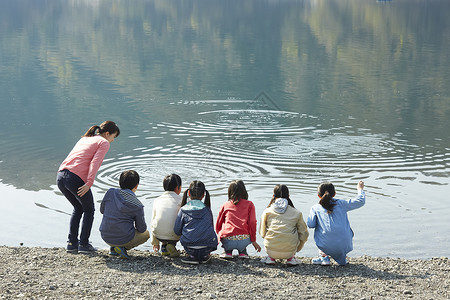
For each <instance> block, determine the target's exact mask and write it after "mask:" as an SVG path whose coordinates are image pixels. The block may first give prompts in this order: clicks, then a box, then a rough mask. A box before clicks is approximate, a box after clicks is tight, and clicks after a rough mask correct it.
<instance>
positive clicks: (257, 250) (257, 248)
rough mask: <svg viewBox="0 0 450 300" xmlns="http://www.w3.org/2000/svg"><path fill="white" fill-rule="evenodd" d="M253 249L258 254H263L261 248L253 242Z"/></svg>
mask: <svg viewBox="0 0 450 300" xmlns="http://www.w3.org/2000/svg"><path fill="white" fill-rule="evenodd" d="M252 245H253V247H255V250H256V252H261V247H260V246H259V244H258V243H257V242H252Z"/></svg>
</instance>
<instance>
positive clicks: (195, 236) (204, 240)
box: [173, 180, 217, 265]
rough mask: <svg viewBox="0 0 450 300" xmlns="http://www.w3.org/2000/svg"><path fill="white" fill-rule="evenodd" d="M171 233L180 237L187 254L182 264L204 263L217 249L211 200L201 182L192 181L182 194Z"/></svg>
mask: <svg viewBox="0 0 450 300" xmlns="http://www.w3.org/2000/svg"><path fill="white" fill-rule="evenodd" d="M188 196H189V199H190V200H189V201H188ZM203 198H205V201H204V203H203V202H202V199H203ZM173 231H174V232H175V234H177V235H181V238H180V242H181V245H183V247H184V250H185V251H186V252H187V253H188V254H189V256H188V257H186V258H183V259H181V261H182V262H184V263H188V264H196V265H198V264H199V263H206V262H208V261H209V259H210V253H211V252H212V251H214V250H216V249H217V235H216V232H215V231H214V223H213V215H212V211H211V200H210V197H209V192H208V191H207V190H206V189H205V185H204V184H203V182H201V181H198V180H195V181H193V182H192V183H191V184H190V186H189V189H187V190H186V191H185V192H184V194H183V199H182V201H181V208H180V210H179V211H178V215H177V219H176V221H175V225H174V228H173Z"/></svg>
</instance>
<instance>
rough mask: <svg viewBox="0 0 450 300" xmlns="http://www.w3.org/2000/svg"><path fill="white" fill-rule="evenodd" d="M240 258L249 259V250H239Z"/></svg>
mask: <svg viewBox="0 0 450 300" xmlns="http://www.w3.org/2000/svg"><path fill="white" fill-rule="evenodd" d="M239 258H241V259H247V258H249V257H248V254H247V250H245V249H244V251H242V252H239Z"/></svg>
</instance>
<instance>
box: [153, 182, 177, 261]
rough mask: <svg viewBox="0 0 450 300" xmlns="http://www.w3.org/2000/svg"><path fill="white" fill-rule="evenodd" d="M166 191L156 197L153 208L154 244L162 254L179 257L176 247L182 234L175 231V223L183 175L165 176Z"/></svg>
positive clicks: (155, 249)
mask: <svg viewBox="0 0 450 300" xmlns="http://www.w3.org/2000/svg"><path fill="white" fill-rule="evenodd" d="M163 187H164V191H165V192H164V193H163V194H162V195H161V196H159V197H158V198H156V199H155V201H154V202H153V209H152V245H153V250H154V251H155V252H158V251H159V249H160V243H161V254H162V255H168V256H170V257H178V256H180V254H179V253H178V251H177V249H176V245H177V242H178V241H179V240H180V236H179V235H177V234H175V232H174V231H173V225H174V224H175V220H176V218H177V214H178V210H179V209H180V206H181V196H180V193H181V177H180V176H178V175H177V174H171V175H167V176H166V177H164V180H163Z"/></svg>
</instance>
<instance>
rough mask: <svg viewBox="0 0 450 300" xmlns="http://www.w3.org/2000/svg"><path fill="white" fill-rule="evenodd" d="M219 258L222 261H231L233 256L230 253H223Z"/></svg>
mask: <svg viewBox="0 0 450 300" xmlns="http://www.w3.org/2000/svg"><path fill="white" fill-rule="evenodd" d="M219 257H220V258H224V259H232V258H233V254H232V253H230V252H228V253H227V252H224V253H222V254H220V255H219Z"/></svg>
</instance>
